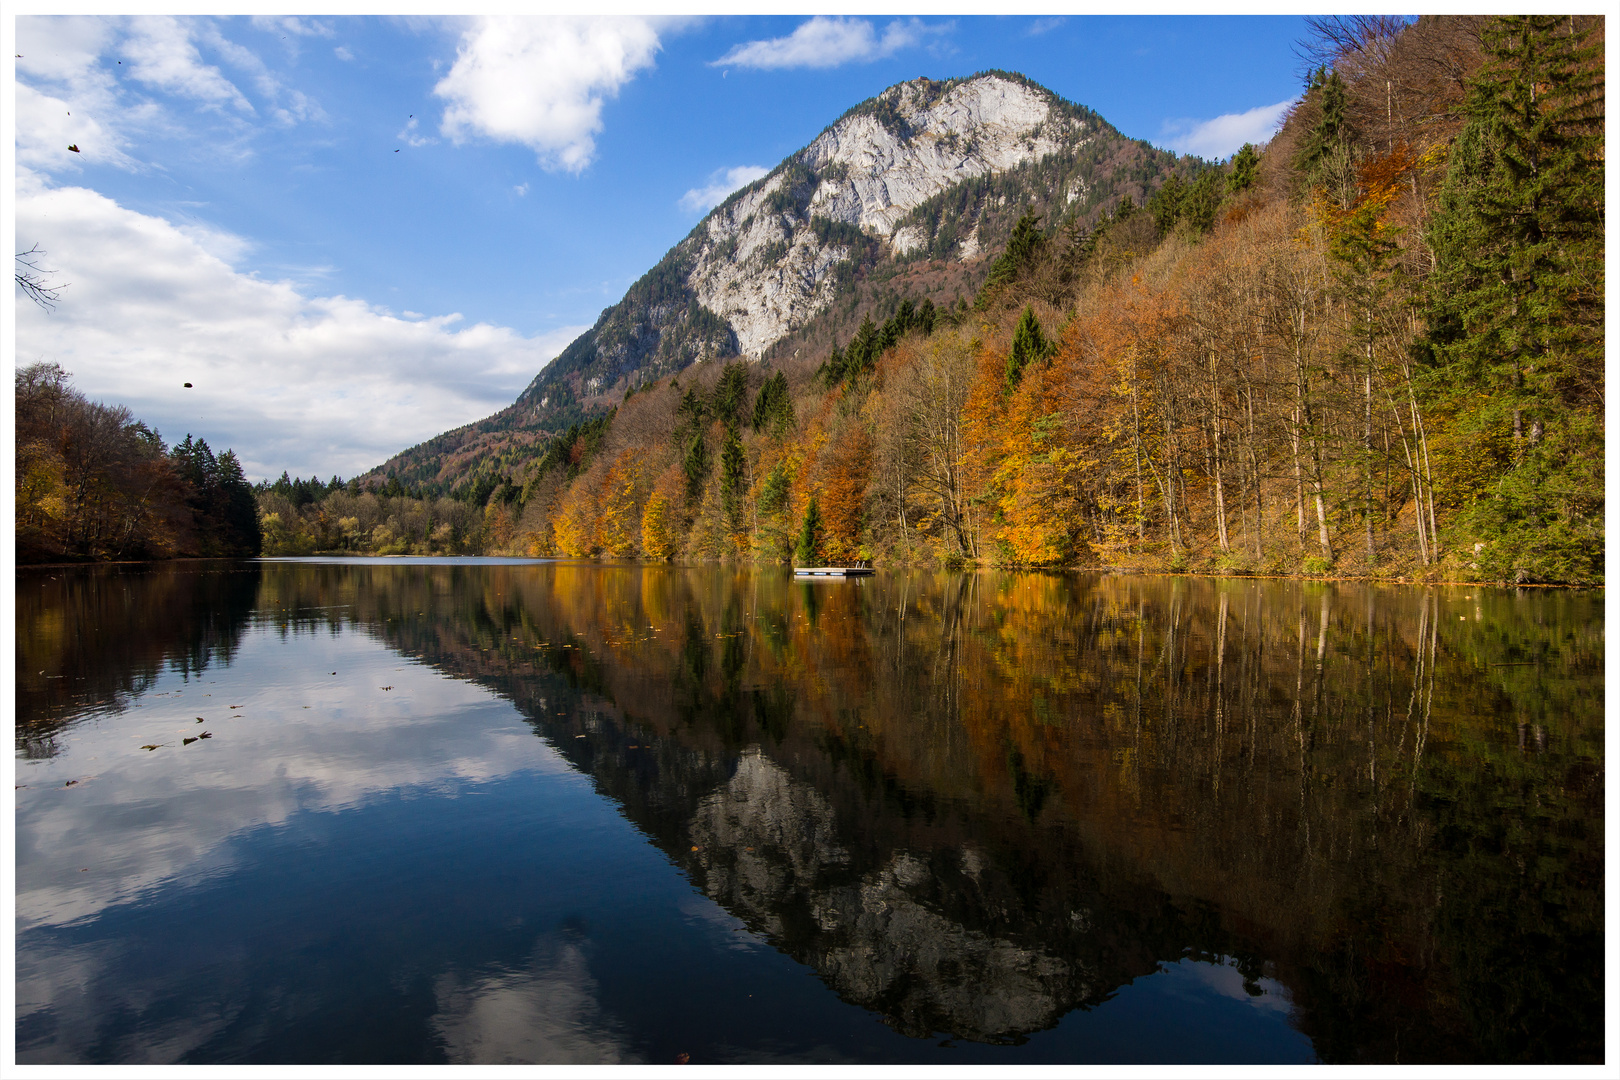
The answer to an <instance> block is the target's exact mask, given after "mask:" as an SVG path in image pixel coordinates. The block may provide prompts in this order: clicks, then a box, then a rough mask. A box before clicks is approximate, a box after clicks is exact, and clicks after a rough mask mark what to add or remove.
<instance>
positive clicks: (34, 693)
mask: <svg viewBox="0 0 1620 1080" xmlns="http://www.w3.org/2000/svg"><path fill="white" fill-rule="evenodd" d="M258 590H259V565H258V564H257V563H254V562H249V561H245V560H244V561H234V560H218V561H204V560H191V561H185V562H177V563H159V564H130V565H123V564H114V565H109V566H97V567H74V568H72V569H64V568H61V567H42V568H39V569H32V570H22V571H19V572H18V574H17V623H16V626H17V697H16V704H17V724H16V738H17V747H18V750H19V751H20V752H21V753H22V754H23V755H25V756H27V757H49V756H51V755H52V754H54V753H55V747H54V743H53V741H52V738H51V736H52V735H53V733H55V732H56V731H57V730H58V728H59V727H60V726H61V724H62V723H63V722H64V721H63V720H62V719H61V718H62V717H64V716H74V717H84V716H87V715H88V716H97V715H103V714H110V713H112V712H116V711H118V710H120V709H122V708H124V707H125V705H127V703H128V700H129V698H130V696H131V695H133V694H135V693H138V692H139V691H140V690H142V689H143V688H144V687H146V686H147V685H149V684H150V683H151V681H152V679H153V678H154V677H155V676H156V675H157V673H158V672H159V671H161V670H162V668H163V667H164V666H165V665H172V666H173V667H174V668H175V669H176V670H180V671H185V672H201V671H203V670H204V669H205V668H207V667H208V665H209V664H210V663H214V662H225V663H228V662H229V660H230V657H231V655H232V654H233V653H234V652H235V650H236V647H237V643H238V642H239V641H240V639H241V636H242V631H243V629H244V628H245V627H246V625H247V621H248V618H249V617H250V616H251V614H252V612H253V604H254V600H255V598H256V596H257V595H258Z"/></svg>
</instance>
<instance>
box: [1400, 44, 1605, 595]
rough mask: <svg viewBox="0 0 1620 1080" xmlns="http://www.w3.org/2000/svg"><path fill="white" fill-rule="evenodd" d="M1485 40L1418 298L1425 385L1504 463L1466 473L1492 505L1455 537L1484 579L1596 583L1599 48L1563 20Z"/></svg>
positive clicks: (1490, 462) (1482, 504)
mask: <svg viewBox="0 0 1620 1080" xmlns="http://www.w3.org/2000/svg"><path fill="white" fill-rule="evenodd" d="M1482 38H1483V41H1484V44H1485V47H1486V52H1487V61H1486V63H1485V65H1484V66H1483V67H1482V68H1481V69H1480V70H1479V72H1478V73H1476V75H1475V76H1474V77H1473V78H1472V79H1471V80H1470V81H1469V90H1468V99H1467V103H1466V109H1467V115H1468V122H1467V125H1466V126H1465V127H1464V129H1463V131H1462V132H1461V133H1460V134H1459V135H1458V137H1457V140H1456V142H1455V144H1454V146H1453V148H1452V152H1451V155H1450V160H1449V163H1448V166H1447V173H1446V180H1445V185H1444V187H1443V189H1442V192H1441V199H1440V208H1439V210H1438V211H1437V213H1436V214H1435V215H1434V217H1433V219H1432V220H1431V223H1430V228H1429V239H1430V242H1431V244H1432V245H1433V248H1434V251H1435V256H1436V265H1435V270H1434V272H1433V273H1432V274H1430V276H1429V278H1428V280H1427V282H1426V287H1425V293H1426V297H1427V304H1428V312H1427V313H1428V318H1429V325H1430V333H1429V338H1428V345H1429V351H1430V359H1431V360H1432V361H1433V363H1434V365H1435V370H1434V371H1432V372H1431V373H1430V374H1431V382H1432V385H1433V386H1434V387H1435V388H1436V391H1437V392H1438V393H1440V394H1441V395H1442V396H1446V397H1449V399H1450V407H1451V408H1453V409H1455V410H1456V411H1457V415H1458V423H1459V427H1460V428H1461V429H1462V430H1464V431H1468V430H1471V431H1472V432H1473V433H1474V437H1475V441H1476V445H1477V446H1479V447H1481V448H1488V447H1495V448H1498V450H1497V451H1496V456H1495V458H1494V459H1492V458H1491V456H1490V454H1489V453H1488V452H1484V451H1482V452H1480V453H1476V454H1474V455H1473V460H1471V461H1470V462H1469V465H1470V466H1471V467H1473V468H1474V469H1475V470H1476V471H1477V472H1479V473H1480V474H1481V475H1479V476H1478V477H1476V478H1475V479H1474V486H1476V487H1482V488H1484V490H1485V491H1486V492H1487V493H1486V495H1485V496H1484V497H1483V498H1481V499H1479V500H1477V501H1476V502H1475V503H1474V504H1473V505H1472V506H1471V507H1469V508H1468V509H1467V510H1466V511H1465V513H1464V514H1463V515H1462V517H1461V519H1460V524H1461V525H1462V526H1463V527H1464V528H1466V529H1469V530H1471V531H1472V532H1473V533H1474V534H1475V535H1476V536H1478V537H1480V538H1482V540H1483V542H1484V543H1485V544H1486V547H1485V549H1484V550H1483V551H1482V552H1481V556H1480V568H1481V569H1482V570H1484V571H1485V572H1487V573H1489V574H1491V575H1492V576H1501V577H1513V578H1516V579H1519V580H1535V579H1551V580H1569V579H1571V578H1572V577H1574V578H1579V577H1583V576H1584V577H1587V578H1590V577H1592V576H1601V573H1602V569H1601V568H1602V559H1603V553H1602V547H1603V528H1602V513H1603V509H1602V508H1603V490H1602V485H1603V479H1602V468H1601V455H1597V456H1596V457H1595V458H1594V455H1593V447H1594V446H1600V445H1601V444H1602V439H1603V435H1602V420H1601V410H1602V401H1603V382H1604V373H1603V345H1604V338H1603V304H1604V264H1603V256H1604V189H1603V161H1604V147H1603V118H1604V114H1603V76H1602V68H1601V53H1600V50H1601V47H1600V46H1594V45H1592V44H1590V43H1589V35H1588V33H1586V32H1585V31H1581V30H1578V29H1577V28H1576V26H1575V24H1574V20H1573V19H1571V18H1569V17H1567V16H1539V15H1529V16H1512V17H1500V18H1494V19H1492V20H1490V21H1489V22H1488V23H1487V24H1486V26H1485V27H1484V29H1483V33H1482ZM1481 481H1483V483H1481Z"/></svg>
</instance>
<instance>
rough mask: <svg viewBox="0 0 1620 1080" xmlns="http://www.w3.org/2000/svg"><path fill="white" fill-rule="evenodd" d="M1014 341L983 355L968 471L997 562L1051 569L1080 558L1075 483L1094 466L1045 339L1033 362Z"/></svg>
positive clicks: (971, 404) (971, 405) (969, 411)
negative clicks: (1082, 449)
mask: <svg viewBox="0 0 1620 1080" xmlns="http://www.w3.org/2000/svg"><path fill="white" fill-rule="evenodd" d="M1026 319H1029V320H1033V313H1026ZM1020 329H1021V330H1022V327H1021V328H1020ZM1016 342H1017V338H1016V337H1015V339H1014V344H1013V345H1010V346H1005V345H1001V344H999V343H996V342H989V343H986V344H985V345H984V346H983V347H982V348H981V349H980V352H979V371H978V376H977V378H976V379H975V381H974V387H973V390H972V392H971V393H970V395H969V398H968V404H967V408H966V410H965V413H966V420H967V423H966V427H967V434H968V438H967V441H968V445H969V452H970V456H971V457H972V458H973V462H972V465H971V469H970V471H971V474H972V476H973V479H974V480H975V481H976V484H975V486H976V489H977V498H978V500H979V501H981V502H982V503H983V504H984V505H985V506H986V508H987V509H988V510H989V511H990V515H989V516H990V522H989V534H990V541H991V544H992V545H993V547H994V549H995V551H996V554H997V561H999V562H1002V563H1004V564H1009V565H1019V566H1051V565H1055V564H1058V563H1062V562H1064V561H1066V560H1067V559H1069V558H1070V557H1071V556H1072V555H1073V553H1074V551H1075V544H1076V539H1077V536H1078V535H1079V532H1080V525H1081V520H1080V519H1081V516H1082V510H1083V508H1082V507H1081V505H1080V503H1079V500H1078V499H1077V498H1076V489H1075V483H1076V479H1077V477H1078V475H1079V474H1080V473H1081V472H1082V471H1084V470H1085V469H1087V468H1089V467H1090V460H1089V458H1088V457H1087V456H1084V455H1082V454H1081V453H1079V452H1077V450H1076V445H1075V442H1074V440H1073V437H1072V434H1071V432H1070V431H1069V427H1070V421H1071V417H1070V414H1069V410H1068V408H1067V407H1066V406H1067V403H1066V401H1065V397H1066V395H1065V393H1064V385H1063V384H1064V379H1063V371H1062V369H1061V368H1060V367H1058V366H1056V365H1054V364H1053V363H1052V362H1051V361H1050V359H1049V355H1050V351H1051V350H1050V348H1049V347H1047V345H1046V343H1045V342H1044V340H1042V341H1041V348H1040V353H1041V356H1040V358H1034V359H1032V358H1029V357H1027V356H1023V357H1021V356H1020V355H1019V351H1018V348H1017V345H1016ZM1020 361H1021V362H1020Z"/></svg>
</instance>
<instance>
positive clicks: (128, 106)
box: [16, 16, 326, 173]
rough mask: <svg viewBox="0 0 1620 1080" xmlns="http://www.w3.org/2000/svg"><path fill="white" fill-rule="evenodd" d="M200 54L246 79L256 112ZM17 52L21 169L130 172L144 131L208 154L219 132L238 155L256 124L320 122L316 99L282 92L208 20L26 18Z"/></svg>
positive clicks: (215, 149) (215, 148) (252, 56)
mask: <svg viewBox="0 0 1620 1080" xmlns="http://www.w3.org/2000/svg"><path fill="white" fill-rule="evenodd" d="M203 49H206V50H207V51H209V52H210V53H212V54H213V55H215V56H217V57H219V58H221V59H223V60H224V61H225V62H226V63H227V64H228V65H229V66H230V67H232V68H234V69H236V70H238V71H241V72H243V73H245V74H246V75H247V80H246V81H245V82H244V84H243V85H245V86H249V87H251V88H252V90H253V92H254V93H255V94H257V95H258V97H259V99H260V103H261V105H262V106H263V111H262V112H261V110H260V109H259V108H256V107H255V106H254V104H253V103H252V102H251V101H250V100H249V98H248V94H247V93H246V92H244V90H243V88H242V87H241V86H238V85H237V83H235V82H233V81H232V80H231V79H230V78H227V77H226V75H225V74H224V73H223V72H222V71H221V70H220V69H219V67H217V66H215V65H213V64H210V63H208V62H207V61H206V60H205V59H204V58H203V52H202V50H203ZM17 51H18V52H19V53H21V54H22V55H21V56H20V57H18V58H17V82H16V86H17V136H16V139H17V141H16V145H17V157H18V162H19V164H21V165H22V166H24V167H26V168H29V169H35V170H40V171H46V172H51V173H61V172H77V171H80V170H81V169H82V168H83V167H84V166H85V165H87V164H108V165H113V166H115V167H118V168H122V169H129V170H135V169H140V168H143V167H145V166H144V164H143V163H142V162H141V161H140V160H139V159H138V157H137V156H136V151H135V147H136V145H137V143H139V142H140V141H141V139H142V137H143V136H146V135H150V134H153V133H161V134H163V135H167V136H170V137H174V136H184V135H188V134H190V135H195V136H196V137H197V140H198V143H199V145H200V144H203V143H206V145H207V146H208V147H209V148H210V152H211V153H216V154H217V153H220V152H222V149H221V148H222V147H223V146H226V145H227V144H226V143H223V142H221V141H220V135H219V133H220V131H221V130H222V129H223V131H224V132H225V133H226V138H228V139H229V140H231V143H230V144H229V145H232V146H236V147H237V148H238V150H240V141H241V140H242V139H243V138H245V137H246V136H248V135H250V134H251V131H252V130H253V128H252V125H254V124H255V123H258V122H261V121H262V120H263V119H265V118H268V119H269V120H270V121H271V122H272V123H275V124H277V125H279V126H284V127H285V126H291V125H294V124H299V123H304V122H307V121H324V120H325V119H326V113H325V112H324V111H323V110H322V108H321V106H320V104H319V103H318V102H316V101H314V100H313V99H311V98H310V97H308V96H307V95H305V94H304V93H302V92H301V91H298V90H296V89H291V88H288V87H286V86H284V85H282V83H281V82H280V81H279V80H278V79H277V78H276V76H275V75H274V74H273V73H272V72H271V71H270V69H269V68H268V67H267V66H266V65H265V63H264V62H263V60H262V59H261V58H260V57H259V56H258V54H256V53H254V52H253V51H252V50H250V49H247V48H244V47H243V46H241V45H239V44H238V43H236V42H234V41H231V40H230V39H229V38H227V37H226V36H225V34H224V32H223V31H222V30H221V26H220V24H219V23H218V22H217V21H215V20H212V19H192V18H186V19H181V18H172V17H169V16H142V17H137V18H130V19H123V18H92V17H55V16H28V17H24V18H20V19H18V20H17ZM120 61H122V62H121V63H120ZM176 105H183V106H184V107H183V108H179V109H176V108H175V106H176ZM198 106H201V109H200V110H199V109H198V108H197V107H198ZM199 114H200V115H201V116H203V117H207V119H204V120H201V121H199V119H198V117H199ZM199 122H201V123H202V124H204V126H205V127H208V129H209V130H208V131H207V134H206V135H205V134H203V133H202V132H200V131H199V130H198V128H197V124H198V123H199ZM70 144H71V145H74V146H77V147H78V148H79V151H78V152H77V153H74V152H73V151H70V150H68V146H69V145H70Z"/></svg>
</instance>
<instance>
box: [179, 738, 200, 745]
mask: <svg viewBox="0 0 1620 1080" xmlns="http://www.w3.org/2000/svg"><path fill="white" fill-rule="evenodd" d="M196 741H197V740H196V739H181V740H180V745H181V746H190V745H191V744H192V743H194V742H196Z"/></svg>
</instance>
